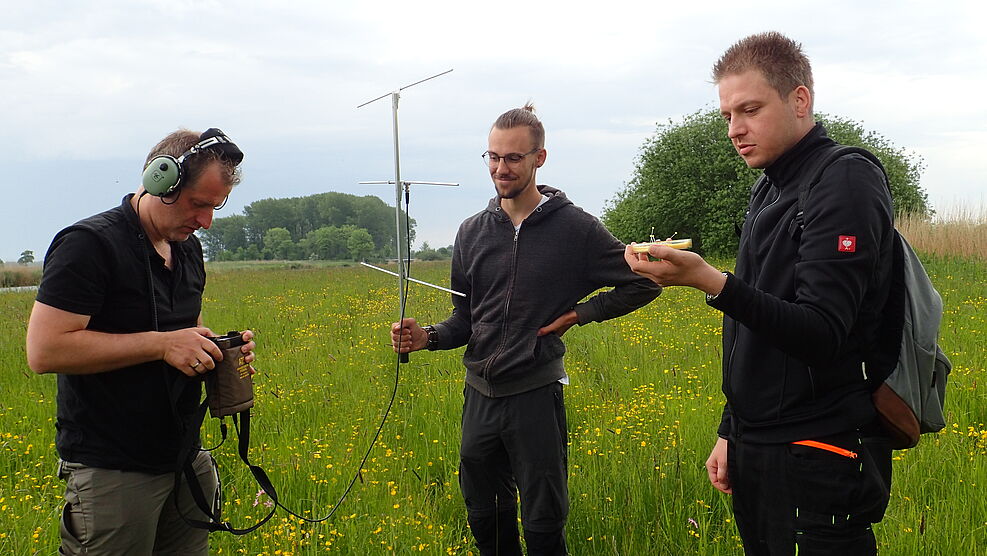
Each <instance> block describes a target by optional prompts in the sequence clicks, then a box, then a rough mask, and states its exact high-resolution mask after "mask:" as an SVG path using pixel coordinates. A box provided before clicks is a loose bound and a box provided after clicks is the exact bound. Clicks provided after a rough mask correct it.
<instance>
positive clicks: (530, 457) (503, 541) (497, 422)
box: [459, 382, 569, 556]
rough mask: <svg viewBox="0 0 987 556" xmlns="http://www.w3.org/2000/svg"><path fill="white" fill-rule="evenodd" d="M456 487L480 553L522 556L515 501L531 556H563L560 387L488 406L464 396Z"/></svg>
mask: <svg viewBox="0 0 987 556" xmlns="http://www.w3.org/2000/svg"><path fill="white" fill-rule="evenodd" d="M463 396H464V402H463V437H462V445H461V448H460V463H459V485H460V489H461V490H462V492H463V499H464V500H465V501H466V511H467V518H468V520H469V524H470V529H471V530H472V532H473V537H474V538H475V539H476V544H477V547H478V548H479V549H480V553H481V554H483V555H484V556H487V555H491V556H492V555H500V556H503V555H516V554H521V545H520V540H519V537H518V531H517V500H518V495H520V499H521V523H522V525H523V527H524V538H525V543H526V544H527V548H528V554H529V555H535V554H539V555H540V554H545V555H552V556H555V555H560V554H566V553H567V552H566V544H565V522H566V518H567V517H568V514H569V489H568V483H567V479H568V448H567V445H568V428H567V425H566V419H565V403H564V400H563V397H562V385H561V384H559V383H558V382H553V383H552V384H548V385H546V386H543V387H541V388H537V389H535V390H531V391H529V392H524V393H522V394H517V395H514V396H507V397H503V398H488V397H486V396H484V395H483V394H481V393H480V392H478V391H477V390H476V389H474V388H473V387H471V386H469V385H467V386H466V389H465V390H464V391H463Z"/></svg>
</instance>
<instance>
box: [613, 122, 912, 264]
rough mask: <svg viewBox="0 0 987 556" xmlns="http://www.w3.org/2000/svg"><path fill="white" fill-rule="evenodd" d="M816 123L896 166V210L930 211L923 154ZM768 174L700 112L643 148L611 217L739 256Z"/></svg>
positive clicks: (623, 230) (618, 223)
mask: <svg viewBox="0 0 987 556" xmlns="http://www.w3.org/2000/svg"><path fill="white" fill-rule="evenodd" d="M816 120H817V121H820V122H822V123H823V125H824V126H825V127H826V130H827V131H828V133H829V136H830V137H832V138H833V139H834V140H836V141H837V142H839V143H842V144H845V145H857V146H862V147H866V148H868V149H869V150H871V151H872V152H874V154H876V155H877V157H878V158H879V159H880V160H881V161H882V163H883V164H884V166H885V168H886V169H887V171H888V176H889V178H890V181H891V190H892V194H893V196H894V199H895V210H896V212H898V213H907V214H913V215H915V214H917V215H920V216H921V217H927V216H928V215H929V207H928V199H927V196H926V194H925V192H924V191H923V190H922V188H921V187H920V185H919V177H920V175H921V171H922V169H923V168H924V166H923V163H922V160H921V158H920V157H918V156H917V155H915V154H911V153H905V152H904V151H903V150H902V149H900V148H897V147H895V146H894V145H892V144H891V143H890V142H889V141H888V140H886V139H885V138H884V137H883V136H881V135H878V134H876V133H874V132H870V131H866V130H864V129H863V127H862V126H861V125H860V124H858V123H856V122H853V121H851V120H847V119H844V118H840V117H836V116H827V115H825V114H816ZM760 173H761V171H760V170H754V169H750V168H748V167H747V165H746V164H745V163H744V161H743V159H741V158H740V156H738V155H737V153H736V151H735V150H734V148H733V145H732V144H731V142H730V139H729V137H727V125H726V122H725V121H724V120H723V118H722V117H721V116H720V114H719V111H718V110H716V109H710V110H700V111H697V112H695V113H693V114H690V115H688V116H685V117H684V118H683V119H682V121H680V122H677V123H676V122H672V121H671V120H669V122H668V123H667V124H659V126H658V130H657V132H656V133H655V135H654V136H653V137H651V138H649V139H647V140H646V141H645V143H644V145H643V146H642V148H641V154H640V155H639V156H638V160H637V162H636V164H635V169H634V175H633V177H632V178H631V180H630V182H628V184H627V186H626V187H625V188H624V189H623V190H622V191H620V192H618V193H617V195H616V197H615V198H614V199H612V200H610V201H609V202H608V203H607V206H606V207H605V209H604V212H603V222H604V224H606V226H607V227H608V228H609V229H610V231H611V232H612V233H613V234H614V235H615V236H617V237H618V238H619V239H620V240H621V241H624V242H630V241H645V240H647V239H648V236H649V233H650V230H651V228H652V226H653V227H654V229H655V236H659V239H664V238H665V237H667V236H670V235H672V234H673V233H675V234H677V237H691V238H692V240H693V245H694V247H695V249H696V250H697V251H698V252H700V253H703V254H706V255H714V256H731V255H733V254H735V253H736V251H737V244H738V242H737V239H738V238H737V234H736V231H735V226H738V225H740V224H741V223H742V221H743V217H744V213H745V211H746V209H747V202H748V198H749V195H750V187H751V185H753V183H754V181H755V180H756V179H757V177H758V176H759V175H760Z"/></svg>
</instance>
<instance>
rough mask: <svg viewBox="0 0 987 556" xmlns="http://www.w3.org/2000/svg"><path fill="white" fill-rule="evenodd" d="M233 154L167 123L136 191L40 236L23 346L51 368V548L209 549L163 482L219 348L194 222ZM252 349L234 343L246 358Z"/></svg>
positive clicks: (214, 480)
mask: <svg viewBox="0 0 987 556" xmlns="http://www.w3.org/2000/svg"><path fill="white" fill-rule="evenodd" d="M242 158H243V153H242V152H240V149H239V148H237V146H236V145H235V144H233V142H232V141H230V139H229V137H227V136H226V135H225V134H223V132H222V131H220V130H218V129H209V130H207V131H206V132H205V133H202V134H199V133H195V132H191V131H188V130H179V131H176V132H174V133H172V134H170V135H168V136H167V137H165V138H164V139H163V140H161V142H159V143H158V144H157V145H156V146H155V147H154V148H153V149H152V150H151V153H150V154H149V155H148V157H147V162H146V163H145V172H144V181H143V185H142V186H140V188H138V190H137V193H136V194H130V195H127V196H125V197H124V198H123V202H122V203H121V204H120V206H118V207H116V208H113V209H110V210H108V211H106V212H103V213H100V214H97V215H95V216H92V217H89V218H86V219H84V220H81V221H79V222H77V223H75V224H73V225H72V226H69V227H68V228H66V229H64V230H62V231H61V232H59V233H58V235H56V236H55V239H54V240H53V241H52V243H51V247H50V248H49V249H48V253H47V255H46V256H45V266H44V274H43V276H42V279H41V285H40V287H39V289H38V296H37V301H36V302H35V304H34V308H33V310H32V312H31V318H30V321H29V323H28V330H27V359H28V365H29V366H30V367H31V369H32V370H34V371H35V372H37V373H57V374H58V410H57V412H58V417H57V420H56V422H55V429H56V431H57V432H56V437H55V446H56V448H57V450H58V454H59V457H60V458H61V460H60V462H59V469H58V476H59V478H61V479H64V480H65V508H64V511H63V512H61V513H60V516H61V537H62V543H61V547H60V548H59V554H89V555H96V554H106V555H118V554H151V553H152V552H153V553H155V554H201V555H206V554H208V550H209V543H208V532H207V531H206V530H204V529H194V528H192V527H190V526H189V525H188V524H186V522H185V520H184V519H183V517H185V518H190V519H195V520H199V521H203V520H206V517H205V516H204V515H203V514H202V512H201V511H200V510H199V509H198V507H197V506H196V504H195V502H194V501H193V499H192V497H191V495H190V493H189V491H188V486H187V484H185V483H184V482H183V483H182V486H181V488H179V489H177V490H176V489H175V471H176V469H175V468H176V465H177V460H178V454H179V453H180V448H181V443H182V439H183V435H184V433H185V430H186V429H187V428H188V427H197V426H198V423H195V422H193V421H194V419H193V415H194V413H195V409H196V407H197V405H198V403H199V399H200V397H201V393H202V386H201V383H202V380H201V379H202V375H204V374H205V373H207V372H209V371H211V370H212V369H213V368H214V367H215V365H216V361H220V360H222V359H223V353H222V352H221V351H220V349H219V348H218V347H217V346H216V344H214V343H213V342H212V341H210V340H209V338H210V337H214V336H216V334H213V332H212V331H211V330H209V329H208V328H205V327H204V326H203V324H202V316H201V307H202V292H203V288H204V286H205V281H206V274H205V266H204V265H203V259H202V247H201V246H200V245H199V240H198V238H196V237H195V235H193V234H194V232H195V231H196V230H198V229H200V228H209V226H210V225H211V224H212V218H213V210H214V208H215V207H217V206H219V205H222V204H223V203H224V202H225V200H226V198H227V197H228V196H229V194H230V192H231V191H232V189H233V186H234V185H235V184H236V183H238V182H239V180H240V171H239V168H238V166H239V164H240V161H241V160H242ZM148 193H150V194H151V196H150V197H147V198H146V199H145V195H146V194H148ZM142 200H143V202H142ZM243 336H244V339H246V340H250V339H251V338H252V337H253V333H251V332H250V331H249V330H248V331H245V332H244V333H243ZM253 349H254V342H252V341H248V342H247V343H246V344H245V345H244V346H243V347H242V348H241V351H242V352H243V353H244V360H245V362H246V363H248V364H249V363H250V362H252V361H253V360H254V354H253ZM193 436H195V438H196V442H198V435H197V434H195V435H193ZM196 448H198V445H196ZM193 468H194V470H195V473H196V475H197V477H198V480H199V483H200V485H201V486H202V489H203V491H204V492H206V493H207V494H206V496H212V495H213V493H216V491H217V488H218V477H217V475H216V470H215V467H214V463H213V461H212V457H211V456H210V455H209V453H208V452H199V454H198V456H197V457H196V458H195V461H194V463H193Z"/></svg>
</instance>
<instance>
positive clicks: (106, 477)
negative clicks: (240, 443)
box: [58, 452, 219, 556]
mask: <svg viewBox="0 0 987 556" xmlns="http://www.w3.org/2000/svg"><path fill="white" fill-rule="evenodd" d="M193 468H194V469H195V474H196V476H197V477H198V479H199V484H200V485H202V491H203V493H204V494H205V496H206V499H207V500H215V499H216V493H217V492H218V488H219V477H218V475H217V472H216V467H215V463H214V461H213V459H212V456H211V455H209V453H208V452H200V453H199V455H198V456H196V459H195V462H194V464H193ZM58 476H59V478H60V479H62V480H64V481H65V507H64V509H63V510H62V519H61V527H60V529H61V537H62V544H61V546H60V547H59V549H58V552H59V554H71V555H77V554H86V555H90V556H92V555H101V554H106V555H120V554H127V555H128V556H129V555H134V556H140V555H150V554H155V555H167V554H174V555H178V554H183V555H193V554H201V555H203V556H207V555H208V554H209V533H208V531H205V530H203V529H195V528H193V527H190V526H189V525H188V524H186V523H185V521H184V520H183V519H182V517H181V515H179V514H178V511H177V510H176V508H175V496H176V492H175V475H174V474H172V473H164V474H151V473H141V472H136V471H120V470H116V469H101V468H98V467H88V466H85V465H81V464H78V463H72V462H67V461H62V462H60V463H59V468H58ZM177 496H178V504H179V506H180V507H181V509H182V513H183V514H184V515H185V516H186V517H189V518H190V519H197V520H200V521H206V520H207V518H206V516H205V515H204V514H203V513H202V511H201V510H199V508H198V506H196V504H195V501H194V500H193V499H192V496H191V494H189V491H188V487H187V485H186V483H185V482H184V479H183V482H182V485H181V488H179V491H178V493H177Z"/></svg>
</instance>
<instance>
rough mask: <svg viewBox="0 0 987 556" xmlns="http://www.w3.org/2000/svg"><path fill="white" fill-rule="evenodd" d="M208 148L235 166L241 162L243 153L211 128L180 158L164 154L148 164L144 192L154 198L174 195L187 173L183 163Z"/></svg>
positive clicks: (218, 131) (220, 132) (227, 138)
mask: <svg viewBox="0 0 987 556" xmlns="http://www.w3.org/2000/svg"><path fill="white" fill-rule="evenodd" d="M210 148H219V149H221V151H222V153H223V156H224V157H225V158H227V159H229V160H231V161H233V163H234V164H236V165H239V164H240V162H241V161H242V160H243V151H241V150H240V148H239V147H237V146H236V143H234V142H233V140H231V139H230V138H229V137H227V135H226V134H225V133H223V132H222V131H221V130H219V129H217V128H214V127H211V128H209V129H207V130H206V131H204V132H203V133H202V135H200V136H199V142H198V143H196V144H195V145H192V147H191V148H190V149H189V150H187V151H185V153H183V154H182V156H179V157H178V158H175V157H173V156H170V155H166V154H164V155H160V156H156V157H154V158H153V159H152V160H151V161H150V162H148V163H147V166H145V167H144V177H143V184H144V190H145V191H147V192H148V193H150V194H151V195H154V196H156V197H163V196H165V195H169V194H171V193H174V192H175V191H177V190H178V188H179V187H181V186H182V177H183V175H184V174H185V173H187V171H186V170H185V161H186V160H188V158H189V157H191V156H192V155H194V154H196V153H198V152H200V151H202V150H204V149H210Z"/></svg>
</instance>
